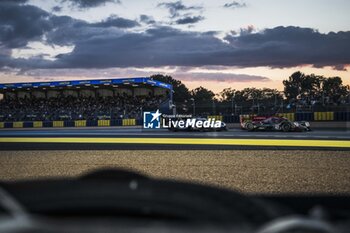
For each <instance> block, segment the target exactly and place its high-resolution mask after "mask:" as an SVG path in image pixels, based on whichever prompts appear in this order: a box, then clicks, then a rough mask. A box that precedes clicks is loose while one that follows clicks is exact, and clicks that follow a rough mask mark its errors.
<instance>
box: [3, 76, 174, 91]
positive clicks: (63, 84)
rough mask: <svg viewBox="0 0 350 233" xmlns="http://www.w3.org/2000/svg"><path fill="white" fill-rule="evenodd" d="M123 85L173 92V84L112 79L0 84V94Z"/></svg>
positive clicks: (151, 80)
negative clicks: (9, 91) (19, 90)
mask: <svg viewBox="0 0 350 233" xmlns="http://www.w3.org/2000/svg"><path fill="white" fill-rule="evenodd" d="M109 85H111V86H112V85H122V86H130V87H133V86H135V85H145V86H155V87H161V88H166V89H169V90H172V89H173V87H172V85H171V84H167V83H163V82H160V81H157V80H153V79H151V78H149V77H136V78H111V79H94V80H69V81H53V82H27V83H4V84H0V93H1V92H6V91H7V90H15V89H23V88H26V89H28V88H29V89H32V88H43V87H52V88H55V87H56V88H57V87H73V86H109Z"/></svg>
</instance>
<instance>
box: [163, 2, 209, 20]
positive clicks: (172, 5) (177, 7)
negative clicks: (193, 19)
mask: <svg viewBox="0 0 350 233" xmlns="http://www.w3.org/2000/svg"><path fill="white" fill-rule="evenodd" d="M158 7H165V8H167V9H168V10H169V13H170V17H171V18H175V17H179V16H180V13H181V12H184V11H190V10H202V9H203V7H201V6H185V5H184V4H183V3H182V1H176V2H162V3H159V4H158Z"/></svg>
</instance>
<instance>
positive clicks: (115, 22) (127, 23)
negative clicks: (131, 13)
mask: <svg viewBox="0 0 350 233" xmlns="http://www.w3.org/2000/svg"><path fill="white" fill-rule="evenodd" d="M139 25H140V24H139V23H138V22H137V21H135V20H130V19H125V18H121V17H118V16H116V15H111V16H109V17H108V18H107V19H105V20H103V21H101V22H98V23H93V24H90V26H92V27H93V26H95V27H118V28H133V27H136V26H139Z"/></svg>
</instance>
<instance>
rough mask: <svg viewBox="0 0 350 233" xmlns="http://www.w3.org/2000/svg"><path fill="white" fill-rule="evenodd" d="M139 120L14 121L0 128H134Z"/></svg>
mask: <svg viewBox="0 0 350 233" xmlns="http://www.w3.org/2000/svg"><path fill="white" fill-rule="evenodd" d="M141 124H142V120H141V119H116V120H75V121H14V122H0V128H43V127H89V126H101V127H108V126H135V125H141Z"/></svg>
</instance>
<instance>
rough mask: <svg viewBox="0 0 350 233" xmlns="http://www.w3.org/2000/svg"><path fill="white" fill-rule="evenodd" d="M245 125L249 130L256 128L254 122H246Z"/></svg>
mask: <svg viewBox="0 0 350 233" xmlns="http://www.w3.org/2000/svg"><path fill="white" fill-rule="evenodd" d="M245 127H246V129H247V130H249V131H252V130H254V125H253V124H252V123H246V125H245Z"/></svg>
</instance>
